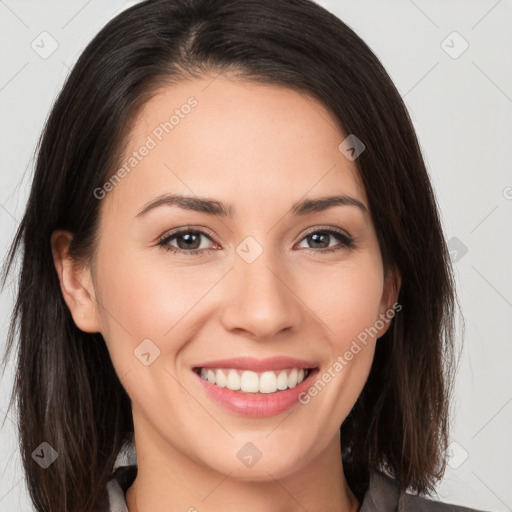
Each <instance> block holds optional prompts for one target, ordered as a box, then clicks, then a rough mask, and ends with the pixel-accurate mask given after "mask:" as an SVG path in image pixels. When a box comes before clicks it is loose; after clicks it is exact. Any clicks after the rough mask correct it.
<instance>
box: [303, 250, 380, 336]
mask: <svg viewBox="0 0 512 512" xmlns="http://www.w3.org/2000/svg"><path fill="white" fill-rule="evenodd" d="M301 283H302V286H304V288H303V291H302V294H301V295H302V296H303V297H304V298H305V299H304V302H305V304H306V305H307V306H308V307H309V308H310V309H311V310H312V311H313V312H314V313H315V315H316V316H317V317H318V319H319V321H320V322H322V323H323V325H324V327H325V332H326V333H327V336H328V337H329V339H331V341H332V342H333V343H337V344H340V345H341V346H343V345H344V344H345V343H346V342H347V341H348V342H350V340H352V339H353V338H355V337H357V335H358V334H359V333H361V332H362V331H364V329H365V328H368V327H370V326H372V325H374V323H375V321H376V320H377V319H378V315H379V307H380V303H381V299H382V293H383V273H382V270H381V269H380V266H379V265H378V264H373V263H372V261H371V259H370V258H367V257H364V258H361V259H360V260H355V259H354V260H353V261H351V262H344V263H343V264H342V265H338V266H337V267H335V266H326V267H324V268H320V267H319V268H316V269H315V272H314V277H311V278H308V279H302V278H301Z"/></svg>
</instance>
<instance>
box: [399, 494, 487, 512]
mask: <svg viewBox="0 0 512 512" xmlns="http://www.w3.org/2000/svg"><path fill="white" fill-rule="evenodd" d="M423 510H425V511H429V512H485V511H483V510H478V509H476V508H467V507H462V506H460V505H453V504H451V503H445V502H443V501H435V500H433V499H429V498H424V497H421V496H415V495H413V494H406V493H404V494H402V495H401V496H400V500H399V503H398V511H399V512H402V511H403V512H412V511H423Z"/></svg>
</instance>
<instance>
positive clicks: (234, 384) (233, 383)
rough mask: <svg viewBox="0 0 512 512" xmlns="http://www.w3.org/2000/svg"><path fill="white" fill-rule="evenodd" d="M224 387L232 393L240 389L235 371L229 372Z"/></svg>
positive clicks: (238, 376) (238, 378) (238, 377)
mask: <svg viewBox="0 0 512 512" xmlns="http://www.w3.org/2000/svg"><path fill="white" fill-rule="evenodd" d="M226 387H227V388H228V389H232V390H233V391H238V390H239V389H240V375H238V372H237V371H235V370H229V373H228V379H227V381H226Z"/></svg>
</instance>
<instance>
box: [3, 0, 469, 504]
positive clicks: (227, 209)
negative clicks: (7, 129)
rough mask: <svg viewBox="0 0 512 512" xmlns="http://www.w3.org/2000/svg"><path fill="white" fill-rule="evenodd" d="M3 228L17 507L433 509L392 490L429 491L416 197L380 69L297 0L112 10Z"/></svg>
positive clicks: (438, 472)
mask: <svg viewBox="0 0 512 512" xmlns="http://www.w3.org/2000/svg"><path fill="white" fill-rule="evenodd" d="M21 247H23V249H24V252H23V259H22V269H21V273H20V277H19V295H18V297H17V303H16V309H15V312H14V315H13V319H12V324H11V330H10V338H9V345H8V352H7V354H8V353H9V351H10V350H11V348H12V346H13V345H14V333H15V331H16V326H18V328H19V361H18V373H17V379H16V383H15V388H14V390H13V397H12V398H13V399H14V398H17V400H18V404H19V418H20V441H21V450H22V457H23V462H24V469H25V472H26V476H27V483H28V488H29V491H30V494H31V498H32V500H33V502H34V505H35V506H36V508H37V510H41V511H43V510H44V511H50V512H53V511H55V512H56V511H59V512H60V511H68V510H73V511H80V512H82V511H84V512H85V511H94V510H106V511H109V510H125V511H127V510H129V512H145V511H149V510H151V511H158V510H190V511H192V510H199V511H202V510H209V511H220V510H222V511H230V510H238V509H240V508H242V507H243V508H244V509H245V510H250V511H252V510H258V511H259V510H267V511H273V510H304V509H305V510H310V511H312V510H320V509H322V510H350V511H355V510H361V511H364V512H368V511H375V510H383V511H384V510H386V511H387V510H410V509H414V508H427V509H430V508H433V509H434V508H435V509H437V508H439V509H441V507H443V505H442V504H439V503H437V504H436V503H434V502H433V501H431V500H429V499H428V498H427V496H423V497H421V496H412V495H410V494H406V493H405V490H406V489H408V490H409V491H411V492H413V493H419V494H423V495H427V494H432V492H433V491H434V484H435V482H436V481H437V480H438V479H439V478H441V476H442V475H443V472H444V468H445V451H446V447H447V440H448V419H449V417H448V405H449V402H448V397H449V393H450V385H451V378H452V371H453V313H454V304H455V295H454V286H453V281H452V275H451V269H450V264H449V257H448V253H447V248H446V245H445V241H444V238H443V233H442V230H441V226H440V221H439V216H438V212H437V209H436V203H435V198H434V195H433V191H432V187H431V184H430V182H429V178H428V174H427V172H426V169H425V164H424V161H423V158H422V155H421V152H420V149H419V145H418V142H417V139H416V136H415V133H414V129H413V127H412V124H411V122H410V119H409V116H408V114H407V111H406V108H405V106H404V104H403V102H402V100H401V98H400V95H399V94H398V92H397V90H396V88H395V87H394V85H393V84H392V82H391V80H390V78H389V76H388V75H387V74H386V72H385V70H384V69H383V67H382V65H381V64H380V62H379V61H378V60H377V58H376V57H375V55H374V54H373V53H372V52H371V50H370V49H369V48H368V46H367V45H366V44H365V43H364V42H363V41H362V40H361V39H360V38H359V37H358V36H357V35H356V34H355V33H354V32H353V31H352V30H350V29H349V28H348V27H347V26H346V25H345V24H344V23H343V22H342V21H340V20H339V19H338V18H336V17H335V16H334V15H332V14H330V13H329V12H327V11H326V10H324V9H322V8H321V7H319V6H318V5H316V4H315V3H313V2H311V1H309V0H222V1H219V0H148V1H145V2H142V3H140V4H138V5H136V6H134V7H132V8H130V9H128V10H127V11H125V12H123V13H122V14H120V15H119V16H117V17H116V18H115V19H113V20H112V21H110V22H109V23H108V25H107V26H106V27H105V28H104V29H103V30H102V31H101V32H100V33H99V34H98V35H97V36H96V37H95V38H94V40H93V41H92V42H91V43H90V44H89V46H88V47H87V48H86V50H85V51H84V52H83V54H82V56H81V57H80V59H79V60H78V62H77V64H76V65H75V67H74V69H73V71H72V72H71V74H70V76H69V78H68V80H67V82H66V84H65V86H64V88H63V90H62V92H61V93H60V95H59V97H58V99H57V101H56V103H55V105H54V107H53V109H52V112H51V115H50V117H49V119H48V122H47V125H46V128H45V131H44V134H43V137H42V139H41V142H40V147H39V153H38V160H37V165H36V171H35V176H34V181H33V186H32V191H31V195H30V198H29V201H28V205H27V209H26V212H25V216H24V218H23V221H22V223H21V225H20V228H19V231H18V233H17V235H16V238H15V240H14V242H13V245H12V248H11V252H10V254H9V259H8V263H7V265H6V269H5V271H6V274H7V273H8V272H9V270H10V267H11V265H12V262H13V260H14V257H15V255H16V253H17V251H18V250H19V249H20V248H21ZM7 354H6V355H7ZM27 376H30V378H27ZM130 447H131V448H132V449H135V447H136V459H137V462H136V465H135V464H133V463H131V464H125V465H123V466H121V467H118V464H117V462H118V457H119V456H120V453H122V449H123V448H128V449H129V448H130ZM134 454H135V452H133V453H132V455H134ZM444 508H446V509H449V510H469V509H464V508H462V507H456V506H453V505H444Z"/></svg>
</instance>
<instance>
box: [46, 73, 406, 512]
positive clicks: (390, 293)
mask: <svg viewBox="0 0 512 512" xmlns="http://www.w3.org/2000/svg"><path fill="white" fill-rule="evenodd" d="M191 96H193V97H194V98H195V99H196V100H197V102H198V104H197V106H196V107H194V108H193V109H191V112H190V113H189V114H187V115H186V116H184V117H183V118H180V122H179V124H178V125H177V126H175V127H174V129H173V130H172V131H171V132H170V133H169V134H165V133H164V136H163V137H162V140H161V141H160V142H158V141H157V142H158V144H157V146H156V147H155V148H153V149H151V151H150V152H149V154H148V155H147V156H146V157H144V158H143V159H142V160H141V161H140V162H139V163H138V164H137V166H136V167H135V168H134V169H133V170H132V171H131V172H130V173H129V174H128V175H126V176H125V177H124V178H123V179H122V181H121V182H120V183H119V184H118V185H117V186H116V187H115V188H114V189H113V190H112V191H110V192H108V194H107V195H106V197H105V198H104V199H102V204H101V208H102V211H101V225H100V232H99V240H98V246H97V250H96V252H95V254H94V258H93V261H92V264H91V265H80V264H78V263H77V262H75V261H73V260H72V259H71V258H70V257H69V255H68V253H67V246H68V244H69V240H70V234H69V233H66V232H64V231H58V232H55V233H54V234H53V236H52V245H53V250H54V260H55V265H56V269H57V272H58V275H59V279H60V282H61V288H62V292H63V295H64V298H65V300H66V302H67V304H68V306H69V309H70V311H71V313H72V315H73V318H74V321H75V322H76V325H77V326H78V327H79V328H80V329H82V330H83V331H86V332H101V334H102V335H103V337H104V339H105V342H106V344H107V346H108V350H109V353H110V356H111V358H112V361H113V364H114V367H115V369H116V372H117V374H118V376H119V378H120V380H121V382H122V384H123V386H124V387H125V389H126V391H127V393H128V394H129V396H130V398H131V400H132V413H133V418H134V425H135V442H136V448H137V457H138V467H139V470H138V476H137V478H136V480H135V482H134V484H133V485H132V487H131V488H130V489H129V490H128V492H127V502H128V506H129V509H130V512H149V511H152V512H159V511H164V510H165V511H169V510H183V511H185V510H189V509H190V508H191V507H194V508H195V509H197V510H198V511H200V512H203V511H205V512H206V511H211V512H213V511H215V512H218V511H224V512H234V511H238V510H240V509H243V510H245V511H246V512H253V511H254V512H256V511H261V510H267V511H269V512H274V511H275V512H277V511H299V510H304V509H306V510H326V511H335V510H336V511H339V510H346V511H351V510H356V508H357V506H358V502H357V500H356V498H355V496H354V495H353V494H352V492H351V490H350V488H349V487H348V485H347V483H346V480H345V477H344V474H343V467H342V461H341V455H340V444H339V426H340V425H341V423H342V422H343V420H344V419H345V417H346V416H347V414H348V413H349V411H350V410H351V408H352V406H353V405H354V403H355V401H356V400H357V397H358V396H359V394H360V392H361V390H362V388H363V386H364V383H365V381H366V379H367V377H368V374H369V371H370V367H371V363H372V359H373V355H374V350H375V343H377V342H378V341H377V338H378V337H380V336H381V335H382V334H384V332H385V330H386V329H387V328H389V325H390V322H388V323H386V324H385V326H384V327H383V328H382V329H380V330H379V332H378V335H377V336H376V337H375V338H373V339H372V338H369V341H368V343H367V345H366V346H363V348H362V350H361V351H360V352H359V353H358V354H357V355H355V356H354V358H353V359H352V360H351V361H350V362H349V363H348V364H347V365H346V366H345V367H344V368H343V370H342V371H340V372H338V373H337V375H336V377H335V378H333V379H332V380H331V382H329V383H328V385H326V386H325V388H324V389H323V390H322V391H321V392H320V393H319V394H318V395H317V396H316V397H314V398H312V399H311V401H310V402H309V403H308V404H306V405H303V404H299V403H297V404H296V405H294V406H293V408H292V409H289V410H287V411H285V412H284V413H282V414H280V415H277V416H273V417H268V418H248V417H244V416H241V415H238V414H236V413H233V412H230V411H228V410H227V409H225V408H224V407H222V406H221V405H218V404H217V403H215V402H213V401H212V399H211V398H209V396H208V395H206V394H205V392H204V391H203V389H202V386H201V382H200V381H199V380H198V378H197V376H196V375H195V374H194V373H193V372H192V370H191V368H192V367H193V366H195V365H197V364H198V363H201V362H205V361H211V360H214V359H219V358H228V357H236V356H252V357H255V358H261V359H263V358H266V357H272V356H275V355H284V356H290V357H297V358H303V359H307V360H311V361H315V362H316V363H317V366H319V368H320V373H322V372H323V371H325V370H327V369H328V368H329V367H332V365H333V363H334V361H335V360H336V358H337V357H338V356H339V355H342V354H344V353H345V352H346V350H348V349H349V347H350V344H351V342H352V341H353V340H354V339H356V337H357V336H358V334H360V333H361V332H362V331H364V329H365V328H368V327H370V326H373V325H374V324H375V322H376V321H377V320H378V319H379V318H380V317H379V315H381V314H384V313H385V312H386V311H389V309H390V308H391V306H392V305H393V303H394V302H395V301H396V298H397V294H398V289H399V279H400V278H399V276H398V275H397V274H396V273H392V272H388V273H386V274H385V273H384V269H383V265H382V258H381V253H380V250H379V245H378V241H377V237H376V233H375V231H374V227H373V223H372V221H371V218H370V216H369V215H365V214H364V213H363V212H362V211H361V210H360V209H358V208H356V207H354V206H346V205H345V206H335V207H332V208H330V209H328V210H325V211H322V212H313V213H309V214H307V215H304V216H294V215H291V214H290V213H289V210H290V208H291V207H292V205H293V204H294V203H295V202H297V201H299V200H302V199H304V198H306V197H307V198H318V197H323V196H329V195H335V194H345V195H349V196H351V197H353V198H356V199H358V200H360V201H361V202H362V203H363V204H365V205H366V207H367V208H368V202H367V198H366V194H365V191H364V189H363V188H362V186H361V184H360V181H359V177H358V174H357V168H356V163H355V162H352V161H350V160H349V159H347V158H346V157H345V156H344V154H342V153H341V152H340V151H339V149H338V146H339V144H340V143H341V141H342V140H344V139H345V137H346V135H347V134H344V133H343V132H342V131H341V129H340V128H339V125H338V124H337V122H336V121H335V119H334V117H333V116H332V115H331V114H330V113H329V112H328V111H327V110H326V109H325V108H324V107H323V106H322V105H321V104H320V103H319V102H317V101H316V100H314V99H313V98H311V97H309V96H306V95H304V94H301V93H298V92H295V91H293V90H290V89H286V88H282V87H274V86H269V85H262V84H254V83H250V82H246V81H239V80H235V79H233V78H228V77H227V76H226V75H220V76H218V77H217V78H216V79H214V80H212V78H211V77H210V78H204V79H201V80H197V79H195V80H190V81H186V82H182V83H180V84H178V85H173V86H169V87H168V88H166V89H162V90H161V92H160V93H159V94H157V95H156V96H155V97H153V98H152V99H151V100H150V101H149V102H148V103H146V104H145V105H144V107H143V108H142V110H141V111H140V113H139V115H138V117H137V119H136V122H135V124H134V126H133V129H132V131H131V133H130V137H129V139H130V140H129V145H128V148H129V149H128V152H127V157H128V156H129V155H131V153H132V152H133V151H136V150H138V148H140V147H141V146H142V145H143V144H144V143H145V142H146V140H147V137H148V135H150V134H151V133H152V132H153V130H154V129H155V128H156V127H158V126H159V125H160V123H161V122H163V121H165V120H168V118H169V116H170V115H171V114H172V112H173V111H174V110H175V109H176V108H180V106H181V105H183V104H184V103H186V102H187V99H188V98H189V97H191ZM155 140H156V139H155ZM121 165H122V164H121ZM171 192H172V193H180V194H185V195H190V196H194V195H198V196H201V197H208V198H212V199H216V200H218V201H220V202H222V203H226V204H230V205H231V206H232V207H233V209H234V210H235V215H234V216H233V218H222V217H220V216H215V215H207V214H205V213H201V212H192V211H186V210H183V209H180V208H179V207H177V206H161V207H159V208H156V209H153V210H152V211H150V212H148V213H147V214H146V215H145V216H143V217H136V216H137V214H138V213H139V212H140V211H141V210H142V209H143V208H144V206H145V205H146V204H147V203H148V202H149V201H151V200H153V199H154V198H156V197H158V196H160V195H161V194H164V193H171ZM317 227H318V229H317V230H315V232H318V231H321V230H322V229H324V230H325V229H327V228H334V229H336V228H338V229H340V230H343V231H344V232H345V233H347V234H349V235H350V236H351V237H353V238H354V239H355V244H356V246H355V247H353V248H349V247H344V246H343V245H342V243H341V241H340V240H339V239H338V238H337V237H336V236H334V235H330V236H327V237H326V238H324V239H323V240H324V242H322V241H320V242H321V244H320V245H318V241H317V245H315V243H314V241H311V239H310V238H309V237H307V236H306V234H307V233H306V230H308V228H317ZM176 228H193V229H194V230H201V231H204V232H205V233H206V235H203V236H201V238H200V239H199V241H200V246H199V241H198V243H197V245H196V246H194V247H195V248H197V247H200V250H202V253H201V254H200V255H199V256H197V255H190V254H187V253H185V252H183V253H177V254H174V253H173V252H172V251H166V250H165V248H164V247H162V246H158V245H157V244H158V241H159V239H161V238H162V237H164V235H166V234H167V233H169V232H170V231H171V230H174V229H176ZM248 236H251V237H253V238H254V239H255V240H256V241H257V242H258V244H259V245H260V246H261V248H262V249H263V252H262V254H261V255H260V256H259V257H258V258H257V259H256V260H255V261H253V262H252V263H247V261H245V260H244V259H243V258H242V257H240V256H239V254H238V253H237V252H236V248H237V247H238V246H239V244H240V243H241V242H242V241H244V239H245V238H246V237H248ZM208 237H210V238H211V239H210V238H208ZM189 244H190V242H189ZM168 245H170V246H173V248H174V249H176V248H182V250H183V251H186V250H187V249H186V247H187V245H186V241H185V242H184V241H183V237H181V238H180V237H177V238H174V239H173V240H172V241H170V242H168ZM215 247H217V248H218V249H217V250H212V251H209V252H206V249H208V248H215ZM326 247H329V248H336V247H337V248H338V249H339V250H337V251H335V252H330V253H326V252H325V248H326ZM188 250H190V249H188ZM397 283H398V284H397ZM98 304H99V305H98ZM148 338H149V339H151V340H152V342H153V343H154V344H155V345H156V346H157V347H158V349H159V350H160V355H159V357H157V358H156V359H155V360H154V362H153V363H152V364H151V365H149V366H145V365H144V364H142V363H141V362H140V361H139V359H137V358H136V357H135V356H134V350H135V349H136V348H137V346H139V344H140V343H141V341H142V340H144V339H148ZM248 442H251V443H253V444H254V445H255V446H256V447H257V448H258V449H259V450H260V452H261V453H262V458H261V459H260V460H259V461H258V462H257V463H256V464H255V465H253V466H252V467H246V466H245V465H244V464H242V463H241V461H240V460H239V458H238V457H237V452H238V451H239V450H240V449H241V448H242V447H243V446H244V445H245V444H246V443H248ZM191 510H193V509H191Z"/></svg>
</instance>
